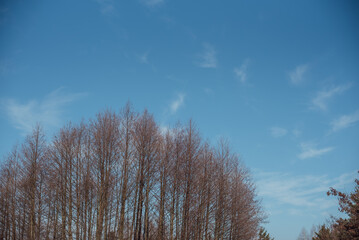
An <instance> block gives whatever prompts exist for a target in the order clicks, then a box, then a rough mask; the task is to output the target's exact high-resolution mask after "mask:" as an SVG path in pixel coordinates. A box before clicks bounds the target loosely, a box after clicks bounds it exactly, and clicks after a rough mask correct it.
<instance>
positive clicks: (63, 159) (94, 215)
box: [0, 104, 263, 240]
mask: <svg viewBox="0 0 359 240" xmlns="http://www.w3.org/2000/svg"><path fill="white" fill-rule="evenodd" d="M262 220H263V214H262V211H261V207H260V204H259V202H258V200H257V196H256V193H255V188H254V185H253V182H252V180H251V177H250V175H249V173H248V170H247V169H246V168H245V167H244V166H243V164H242V163H241V162H240V161H239V159H238V155H237V154H235V153H233V152H232V151H231V150H230V148H229V146H228V143H227V142H226V141H220V142H219V144H218V145H217V146H215V147H214V146H211V145H210V144H209V143H207V142H205V141H203V139H201V137H200V134H199V132H198V130H197V128H196V127H195V126H194V124H193V123H192V122H191V121H189V123H188V124H186V125H184V126H183V125H177V126H176V127H174V128H172V129H167V130H166V131H161V129H160V128H159V126H158V125H157V123H156V122H155V120H154V118H153V116H152V115H151V114H150V113H148V112H147V111H144V112H143V113H141V114H139V113H136V112H134V111H133V110H132V108H131V106H130V104H127V105H126V106H125V107H124V108H123V109H122V111H121V112H120V113H119V114H117V113H113V112H111V111H104V112H101V113H99V114H98V115H97V116H96V118H94V119H92V120H90V121H88V122H83V123H81V124H78V125H75V124H70V123H69V124H67V125H65V126H64V127H63V128H62V129H60V130H59V131H58V132H57V134H56V135H55V136H54V137H52V138H51V137H50V138H49V139H48V140H45V133H44V132H43V130H42V129H41V127H39V126H38V127H36V128H35V129H34V130H33V133H32V134H30V135H29V136H28V137H27V138H26V140H25V141H24V143H23V144H22V145H21V146H17V147H15V148H14V149H13V151H12V152H11V153H10V154H9V155H8V156H7V157H6V159H5V160H4V161H2V166H1V169H0V239H30V240H35V239H36V240H37V239H71V240H72V239H96V240H99V239H108V240H112V239H119V240H123V239H134V240H141V239H143V240H150V239H151V240H152V239H153V240H157V239H158V240H160V239H170V240H179V239H181V240H182V239H218V240H219V239H221V240H222V239H229V240H236V239H254V238H256V237H257V236H258V230H259V224H260V223H261V222H262Z"/></svg>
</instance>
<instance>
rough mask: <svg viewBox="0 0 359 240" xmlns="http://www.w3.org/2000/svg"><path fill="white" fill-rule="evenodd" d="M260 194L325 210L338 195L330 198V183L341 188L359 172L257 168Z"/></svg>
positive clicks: (285, 202) (278, 200) (349, 182)
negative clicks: (330, 173) (329, 173)
mask: <svg viewBox="0 0 359 240" xmlns="http://www.w3.org/2000/svg"><path fill="white" fill-rule="evenodd" d="M254 175H255V176H256V178H257V179H258V180H257V184H256V185H257V189H258V193H259V195H260V196H262V197H265V198H266V199H268V200H274V202H275V204H276V205H278V207H280V205H283V204H287V205H290V206H293V207H301V208H303V207H306V208H309V209H320V210H325V209H328V208H330V207H332V206H336V200H335V199H328V198H326V196H325V195H326V194H325V193H326V192H327V191H328V190H329V188H330V187H334V188H336V189H341V188H343V187H345V186H346V185H348V184H351V183H352V182H353V181H354V178H355V176H356V172H351V173H345V174H342V175H340V176H338V177H336V178H329V177H328V176H325V175H324V176H313V175H305V176H293V175H290V174H285V173H278V172H260V171H259V172H255V174H254Z"/></svg>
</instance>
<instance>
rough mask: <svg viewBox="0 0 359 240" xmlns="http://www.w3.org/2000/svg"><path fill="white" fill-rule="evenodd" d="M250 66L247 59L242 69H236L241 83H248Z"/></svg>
mask: <svg viewBox="0 0 359 240" xmlns="http://www.w3.org/2000/svg"><path fill="white" fill-rule="evenodd" d="M248 65H249V59H246V60H245V61H244V62H243V63H242V65H241V66H240V67H236V68H234V73H235V75H236V76H237V78H238V79H239V81H240V82H241V83H245V82H246V81H247V68H248Z"/></svg>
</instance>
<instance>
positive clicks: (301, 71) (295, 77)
mask: <svg viewBox="0 0 359 240" xmlns="http://www.w3.org/2000/svg"><path fill="white" fill-rule="evenodd" d="M307 71H308V64H303V65H299V66H297V67H296V68H295V69H294V70H293V71H291V72H290V73H289V78H290V82H291V83H292V84H294V85H298V84H300V83H302V82H303V81H304V75H305V73H306V72H307Z"/></svg>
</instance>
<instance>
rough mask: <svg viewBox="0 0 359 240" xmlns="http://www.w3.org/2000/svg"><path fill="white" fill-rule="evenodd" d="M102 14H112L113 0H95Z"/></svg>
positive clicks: (113, 8)
mask: <svg viewBox="0 0 359 240" xmlns="http://www.w3.org/2000/svg"><path fill="white" fill-rule="evenodd" d="M96 2H97V3H98V4H99V6H100V12H101V13H102V14H103V15H112V14H113V13H114V11H115V7H114V3H113V0H96Z"/></svg>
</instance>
